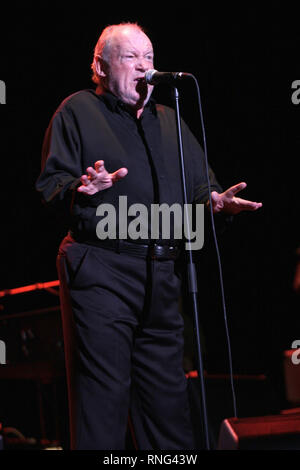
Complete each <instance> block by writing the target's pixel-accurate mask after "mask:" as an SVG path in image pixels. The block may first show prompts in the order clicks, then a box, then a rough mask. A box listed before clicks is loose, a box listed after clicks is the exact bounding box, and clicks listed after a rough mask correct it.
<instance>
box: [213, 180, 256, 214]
mask: <svg viewBox="0 0 300 470" xmlns="http://www.w3.org/2000/svg"><path fill="white" fill-rule="evenodd" d="M246 186H247V184H246V183H238V184H236V185H234V186H231V187H230V188H228V189H227V190H226V191H224V192H223V193H221V194H219V193H217V192H216V191H212V193H211V201H212V207H213V212H214V213H218V212H225V213H227V214H231V215H235V214H238V213H239V212H242V211H256V210H257V209H259V208H260V207H262V203H261V202H253V201H247V200H246V199H242V198H240V197H236V196H235V195H236V194H237V193H238V192H240V191H241V190H242V189H245V188H246Z"/></svg>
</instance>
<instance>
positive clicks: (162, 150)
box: [36, 90, 221, 241]
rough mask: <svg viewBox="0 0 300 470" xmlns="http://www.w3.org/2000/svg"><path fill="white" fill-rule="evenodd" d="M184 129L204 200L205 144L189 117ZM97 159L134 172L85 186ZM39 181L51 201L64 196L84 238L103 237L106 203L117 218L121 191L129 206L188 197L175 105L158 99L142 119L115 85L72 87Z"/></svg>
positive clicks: (190, 186) (193, 182) (192, 192)
mask: <svg viewBox="0 0 300 470" xmlns="http://www.w3.org/2000/svg"><path fill="white" fill-rule="evenodd" d="M182 131H183V145H184V154H185V162H186V168H185V172H186V178H187V193H188V202H189V203H204V202H206V201H207V199H208V189H207V181H206V172H205V161H204V155H203V151H202V149H201V147H200V145H199V143H198V142H197V140H196V139H195V137H194V136H193V135H192V133H191V132H190V131H189V129H188V127H187V126H186V124H185V123H184V122H183V123H182ZM97 160H104V164H105V168H106V169H107V171H108V172H110V173H112V172H114V171H116V170H117V169H119V168H121V167H126V168H127V169H128V174H127V175H126V176H125V177H124V178H123V179H122V180H120V181H118V182H117V183H115V184H114V185H113V186H112V187H111V188H109V189H106V190H104V191H99V192H98V193H96V194H95V195H92V196H89V195H86V194H82V193H78V192H77V191H76V188H77V187H78V186H79V185H80V184H81V183H80V177H81V175H82V174H85V173H86V168H87V167H89V166H92V167H94V164H95V162H96V161H97ZM209 174H210V182H211V189H212V190H215V191H218V192H219V191H220V190H221V188H220V186H219V184H218V183H217V181H216V178H215V176H214V174H213V172H212V170H211V169H209ZM36 188H37V190H38V191H40V192H41V193H42V196H43V199H44V201H45V202H47V203H52V204H58V203H59V204H60V203H64V204H65V206H66V207H68V208H69V209H70V214H71V222H70V230H71V233H72V234H73V236H74V237H75V238H78V239H79V238H80V240H82V241H84V240H86V241H87V240H95V241H97V235H96V225H97V223H98V222H99V216H97V215H96V209H97V206H98V205H99V204H101V203H109V204H112V205H113V206H114V207H115V208H116V213H117V221H118V207H119V196H121V195H123V196H127V206H128V207H129V206H130V205H132V204H134V203H140V204H144V205H145V206H146V207H147V208H148V209H149V214H150V206H151V204H153V203H156V204H162V203H166V204H168V205H169V206H171V205H172V204H174V203H179V204H182V203H183V195H182V187H181V170H180V162H179V153H178V144H177V134H176V122H175V113H174V111H173V110H172V109H171V108H169V107H166V106H162V105H158V104H155V103H154V101H153V100H152V99H151V100H150V101H149V103H148V104H147V105H146V107H145V109H144V111H143V113H142V115H141V117H140V118H139V119H136V117H135V116H134V115H133V114H131V112H130V110H129V109H128V108H127V107H126V105H125V104H124V103H122V102H121V101H120V100H119V99H117V98H116V97H115V96H114V95H112V94H111V93H108V92H107V93H104V94H102V95H97V94H96V93H95V92H94V91H93V90H83V91H80V92H78V93H75V94H73V95H71V96H70V97H68V98H67V99H66V100H64V101H63V102H62V104H61V105H60V106H59V108H58V109H57V111H56V113H55V114H54V116H53V118H52V120H51V122H50V125H49V127H48V129H47V132H46V136H45V140H44V145H43V160H42V172H41V174H40V176H39V178H38V180H37V183H36ZM129 221H130V217H128V222H129ZM117 233H118V230H117ZM149 238H150V225H149ZM171 238H172V237H171ZM137 241H139V240H137Z"/></svg>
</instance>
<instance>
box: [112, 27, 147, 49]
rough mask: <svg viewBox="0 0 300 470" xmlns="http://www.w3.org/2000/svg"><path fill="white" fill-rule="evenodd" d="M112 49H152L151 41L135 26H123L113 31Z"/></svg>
mask: <svg viewBox="0 0 300 470" xmlns="http://www.w3.org/2000/svg"><path fill="white" fill-rule="evenodd" d="M111 47H112V49H115V50H119V49H134V50H140V51H149V50H150V51H152V43H151V41H150V39H149V38H148V36H146V34H145V33H143V31H140V30H138V29H135V28H124V29H120V30H118V31H115V33H114V35H113V36H112V38H111Z"/></svg>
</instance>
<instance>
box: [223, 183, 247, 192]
mask: <svg viewBox="0 0 300 470" xmlns="http://www.w3.org/2000/svg"><path fill="white" fill-rule="evenodd" d="M246 186H247V183H245V182H242V183H238V184H235V185H234V186H231V188H229V189H227V191H225V192H226V193H227V194H228V193H230V194H233V195H235V194H237V193H239V192H240V191H242V190H243V189H245V188H246Z"/></svg>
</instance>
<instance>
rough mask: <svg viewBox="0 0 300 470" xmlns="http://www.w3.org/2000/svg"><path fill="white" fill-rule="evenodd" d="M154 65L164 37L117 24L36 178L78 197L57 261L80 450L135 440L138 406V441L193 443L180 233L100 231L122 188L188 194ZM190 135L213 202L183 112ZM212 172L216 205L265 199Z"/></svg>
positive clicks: (190, 177) (158, 195) (243, 205)
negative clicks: (158, 39) (152, 76)
mask: <svg viewBox="0 0 300 470" xmlns="http://www.w3.org/2000/svg"><path fill="white" fill-rule="evenodd" d="M151 68H153V48H152V44H151V42H150V40H149V38H148V37H147V36H146V34H145V33H144V32H143V31H142V29H141V28H140V27H139V26H138V25H136V24H129V23H126V24H121V25H114V26H109V27H108V28H106V29H105V30H104V31H103V33H102V34H101V36H100V38H99V40H98V43H97V45H96V47H95V53H94V61H93V64H92V69H93V80H94V81H95V82H96V83H97V89H96V92H94V91H93V90H84V91H81V92H78V93H75V94H74V95H72V96H71V97H68V98H67V99H66V100H65V101H64V102H63V103H62V104H61V105H60V107H59V108H58V110H57V112H56V113H55V115H54V116H53V118H52V121H51V124H50V126H49V128H48V130H47V133H46V137H45V143H44V149H43V158H44V161H43V169H42V172H41V175H40V177H39V179H38V181H37V189H38V191H40V192H41V193H42V195H43V198H44V200H45V201H46V202H48V203H52V204H59V203H61V202H62V203H64V204H65V205H67V204H70V207H71V221H70V232H69V234H68V236H67V237H66V238H65V239H64V241H63V242H62V244H61V247H60V252H59V257H58V269H59V275H60V280H61V287H62V288H61V295H62V297H61V299H62V310H63V326H64V335H65V347H66V366H67V373H68V385H69V402H70V418H71V421H70V422H71V441H72V444H71V446H72V448H73V449H124V446H125V433H126V427H127V419H128V412H129V409H130V417H131V422H132V424H133V428H134V431H135V438H136V441H137V446H138V448H139V449H148V450H150V449H166V450H172V449H193V448H194V440H193V432H192V429H191V423H190V412H189V407H188V400H187V390H186V380H185V376H184V372H183V368H182V354H183V335H182V333H183V331H182V330H183V321H182V318H181V316H180V314H179V312H178V297H179V295H180V275H179V273H178V271H177V269H178V268H177V259H178V256H179V251H180V249H179V247H178V243H176V242H178V240H175V237H174V234H171V235H170V239H169V240H166V239H164V238H163V237H162V234H161V232H160V233H159V236H158V237H157V239H156V240H151V237H150V232H149V234H148V235H149V236H148V237H145V236H144V237H142V238H141V239H137V240H128V239H127V240H125V239H126V238H128V237H126V234H125V235H124V233H123V232H122V233H120V230H121V229H122V227H120V222H119V220H120V219H119V217H116V219H115V221H116V231H115V232H116V233H117V237H116V238H117V240H115V239H113V238H112V237H111V238H110V239H105V240H103V239H101V237H99V236H97V233H96V230H97V224H98V222H99V220H101V219H100V217H99V212H97V208H99V207H100V208H101V207H104V204H111V205H112V206H113V207H114V208H116V213H117V216H122V215H124V214H123V212H122V208H120V206H119V201H120V199H119V196H121V195H123V196H125V195H126V198H127V199H126V202H127V204H128V207H131V206H132V205H133V204H135V203H141V204H144V205H145V207H147V208H148V209H149V213H151V205H152V204H153V203H159V204H162V203H166V204H168V205H169V206H171V205H172V204H173V203H179V204H182V203H183V199H182V194H181V187H180V178H181V173H180V166H179V158H178V148H177V140H176V125H175V119H174V113H173V111H172V110H171V109H169V108H167V107H164V106H160V105H155V104H154V102H153V101H152V99H150V97H151V93H152V89H153V87H152V86H151V85H148V84H147V83H146V81H145V79H144V76H145V72H146V70H148V69H151ZM183 138H184V145H185V153H186V167H187V168H186V176H187V181H188V184H187V186H188V187H187V192H188V198H189V202H191V203H192V202H193V203H207V200H208V189H207V182H206V178H205V166H204V158H203V152H202V150H201V148H200V146H199V144H198V142H197V141H196V139H195V138H194V137H193V135H192V134H191V132H190V131H189V130H188V128H187V126H186V125H185V124H184V123H183ZM210 178H211V187H212V204H213V210H214V212H220V211H226V212H227V213H231V214H235V213H238V212H239V211H241V210H256V209H257V208H259V207H260V206H261V204H260V203H255V202H251V201H245V200H243V199H240V198H237V197H236V196H235V194H236V193H237V192H238V191H240V190H241V189H243V188H244V187H245V183H240V184H238V185H235V186H233V187H232V188H230V189H228V190H227V191H225V192H222V190H221V188H220V186H219V185H218V183H217V181H216V179H215V176H214V174H213V172H212V171H211V170H210ZM105 207H107V206H105ZM101 215H102V216H103V215H104V213H101ZM128 220H129V221H132V217H131V218H130V217H129V218H128ZM122 230H123V229H122ZM149 230H150V229H149ZM102 238H103V237H102ZM122 239H123V240H122ZM154 241H155V245H154ZM63 288H64V289H65V290H63ZM68 301H69V302H70V303H71V305H72V318H74V335H75V337H76V344H75V346H74V349H71V348H70V346H69V345H70V341H72V340H73V338H71V340H70V336H69V334H70V331H69V330H68V328H67V324H68V321H69V319H68V318H66V317H67V315H68V314H67V313H66V312H67V310H68V309H67V304H68ZM67 330H68V331H67ZM75 355H76V362H75Z"/></svg>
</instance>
